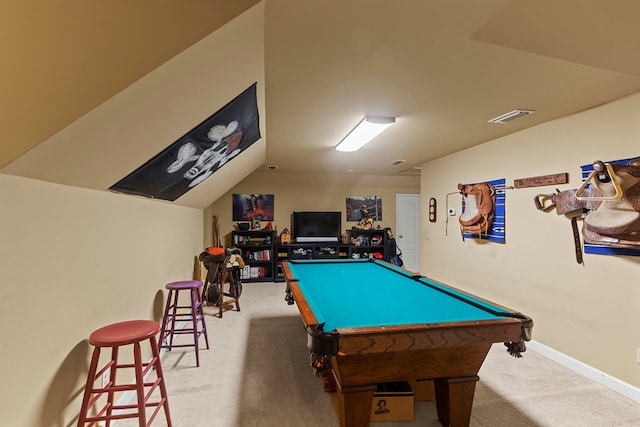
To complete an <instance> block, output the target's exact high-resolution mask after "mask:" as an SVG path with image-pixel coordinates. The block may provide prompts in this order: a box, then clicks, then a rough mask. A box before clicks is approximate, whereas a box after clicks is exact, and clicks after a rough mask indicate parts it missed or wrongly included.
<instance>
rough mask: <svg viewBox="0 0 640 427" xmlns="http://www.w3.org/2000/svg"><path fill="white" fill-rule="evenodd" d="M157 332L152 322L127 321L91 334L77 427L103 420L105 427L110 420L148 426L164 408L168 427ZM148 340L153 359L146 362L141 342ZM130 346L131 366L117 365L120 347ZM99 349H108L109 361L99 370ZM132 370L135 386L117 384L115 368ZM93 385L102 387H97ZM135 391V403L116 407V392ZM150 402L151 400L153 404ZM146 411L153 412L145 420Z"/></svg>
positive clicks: (168, 415)
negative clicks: (133, 420)
mask: <svg viewBox="0 0 640 427" xmlns="http://www.w3.org/2000/svg"><path fill="white" fill-rule="evenodd" d="M159 330H160V325H159V324H158V323H157V322H154V321H153V320H129V321H126V322H120V323H114V324H112V325H108V326H104V327H102V328H100V329H98V330H96V331H94V332H93V333H92V334H91V335H90V336H89V342H90V343H91V344H92V345H93V346H94V347H95V348H94V349H93V356H92V357H91V364H90V365H89V372H88V376H87V385H86V387H85V390H84V397H83V398H82V407H81V409H80V415H79V417H78V427H84V426H85V424H86V423H90V425H95V424H96V423H97V422H98V421H104V422H105V424H104V425H106V426H107V427H109V426H110V425H111V420H118V419H124V418H138V424H139V426H140V427H143V426H144V427H148V426H150V425H151V423H152V422H153V420H154V419H155V417H156V415H158V412H159V411H160V409H161V408H164V414H165V417H166V418H167V426H168V427H171V425H172V424H171V414H170V413H169V400H168V399H167V389H166V387H165V383H164V375H163V373H162V366H161V364H160V354H159V351H158V343H157V341H156V335H157V334H158V331H159ZM145 340H149V342H150V344H151V353H152V356H153V357H152V358H151V360H150V361H149V362H146V363H143V362H142V351H141V348H140V343H141V342H142V341H145ZM127 345H133V363H128V364H122V363H119V362H118V350H119V349H120V347H123V346H127ZM102 348H111V360H109V362H108V363H107V364H106V365H105V366H104V367H103V368H102V369H100V370H99V371H98V362H99V359H100V350H101V349H102ZM124 368H133V370H134V373H135V382H134V384H118V383H117V382H116V379H117V371H118V369H124ZM107 371H109V380H108V381H107V382H106V384H102V381H103V380H102V378H103V375H104V374H105V373H106V372H107ZM153 371H155V375H154V376H155V379H153V377H152V379H151V380H149V379H147V382H145V376H146V375H147V374H149V373H151V372H153ZM96 382H98V383H100V384H102V386H100V387H96ZM158 387H159V389H160V397H159V399H158V397H157V393H155V394H154V392H155V391H156V389H157V388H158ZM129 390H132V391H133V390H135V392H136V403H133V404H124V405H116V404H115V403H114V396H115V394H116V393H121V392H124V391H129ZM105 395H106V398H107V401H106V403H104V405H103V406H102V408H101V409H100V410H98V411H97V412H92V413H95V414H96V415H89V410H90V409H92V408H93V407H94V406H96V405H97V404H98V403H99V402H100V403H102V402H103V399H101V398H102V397H103V396H105ZM152 399H153V400H154V401H152ZM147 408H149V409H153V412H152V413H151V415H150V416H149V417H148V422H147Z"/></svg>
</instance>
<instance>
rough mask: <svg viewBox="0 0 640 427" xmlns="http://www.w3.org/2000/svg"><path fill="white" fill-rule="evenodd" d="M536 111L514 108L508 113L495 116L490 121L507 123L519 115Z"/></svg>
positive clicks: (526, 114)
mask: <svg viewBox="0 0 640 427" xmlns="http://www.w3.org/2000/svg"><path fill="white" fill-rule="evenodd" d="M533 113H535V111H534V110H513V111H509V112H508V113H504V114H502V115H500V116H498V117H494V118H493V119H490V120H489V123H500V124H502V123H507V122H509V121H511V120H514V119H517V118H519V117H523V116H528V115H529V114H533Z"/></svg>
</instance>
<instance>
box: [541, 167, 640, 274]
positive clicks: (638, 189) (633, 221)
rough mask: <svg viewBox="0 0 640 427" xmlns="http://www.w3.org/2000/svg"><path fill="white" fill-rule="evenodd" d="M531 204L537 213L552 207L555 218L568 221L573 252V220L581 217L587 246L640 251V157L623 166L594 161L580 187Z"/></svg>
mask: <svg viewBox="0 0 640 427" xmlns="http://www.w3.org/2000/svg"><path fill="white" fill-rule="evenodd" d="M546 200H549V201H550V203H547V202H546ZM534 203H535V205H536V208H537V209H538V210H542V211H550V210H552V209H554V208H555V210H556V213H557V214H558V215H562V214H568V215H569V216H570V217H571V218H572V222H573V223H574V239H575V240H576V242H577V243H576V253H577V251H578V250H579V236H578V234H577V226H576V225H575V221H576V219H577V218H583V224H582V236H583V238H584V241H585V242H587V243H592V244H599V245H606V246H611V247H627V248H635V249H640V158H638V159H634V160H632V161H630V162H628V163H627V164H610V163H604V162H602V161H600V160H598V161H595V162H594V163H593V172H592V173H591V174H590V175H589V176H588V177H587V179H586V180H585V181H584V182H583V183H582V186H581V187H580V188H578V189H573V190H565V191H560V190H557V189H556V193H555V194H538V195H536V196H535V197H534ZM545 203H547V204H546V205H545ZM578 262H581V259H579V261H578Z"/></svg>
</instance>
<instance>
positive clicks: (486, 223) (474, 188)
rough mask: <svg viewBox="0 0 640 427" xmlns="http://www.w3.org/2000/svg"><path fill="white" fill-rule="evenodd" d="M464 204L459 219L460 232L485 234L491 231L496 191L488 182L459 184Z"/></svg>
mask: <svg viewBox="0 0 640 427" xmlns="http://www.w3.org/2000/svg"><path fill="white" fill-rule="evenodd" d="M458 190H459V191H460V194H461V195H462V200H463V202H464V212H462V214H461V215H460V217H459V218H458V221H459V222H460V231H461V232H462V233H463V234H464V233H470V234H485V233H487V232H488V231H489V230H490V229H491V225H492V224H493V219H494V217H495V206H496V190H495V188H494V187H493V185H491V184H489V183H487V182H481V183H478V184H470V185H463V184H458Z"/></svg>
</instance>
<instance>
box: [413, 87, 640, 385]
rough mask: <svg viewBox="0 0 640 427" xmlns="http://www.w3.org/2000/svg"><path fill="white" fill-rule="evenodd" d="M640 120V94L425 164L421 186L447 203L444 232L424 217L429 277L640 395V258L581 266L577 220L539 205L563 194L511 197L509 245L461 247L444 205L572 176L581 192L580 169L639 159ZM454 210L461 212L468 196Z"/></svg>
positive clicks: (594, 259)
mask: <svg viewBox="0 0 640 427" xmlns="http://www.w3.org/2000/svg"><path fill="white" fill-rule="evenodd" d="M639 112H640V94H636V95H634V96H631V97H628V98H625V99H622V100H619V101H617V102H614V103H611V104H608V105H604V106H601V107H599V108H595V109H592V110H589V111H585V112H582V113H580V114H576V115H574V116H570V117H566V118H563V119H560V120H556V121H553V122H549V123H546V124H543V125H540V126H537V127H535V128H531V129H529V130H526V131H523V132H519V133H516V134H513V135H511V136H508V137H505V138H501V139H498V140H495V141H491V142H488V143H486V144H483V145H480V146H477V147H475V148H472V149H469V150H465V151H462V152H459V153H456V154H454V155H451V156H448V157H445V158H441V159H438V160H435V161H431V162H428V163H425V164H424V165H422V177H421V194H422V196H423V197H424V198H425V200H426V199H427V198H429V197H435V198H436V199H437V200H438V222H437V223H435V224H432V223H430V222H428V221H427V219H426V216H425V215H426V214H425V213H424V212H423V220H422V224H423V229H422V234H423V239H422V242H423V243H422V248H423V252H422V253H423V257H422V265H421V272H422V274H424V275H428V276H432V277H434V278H436V279H439V280H442V281H444V282H445V283H449V284H451V285H454V286H458V287H460V288H463V289H465V290H468V291H470V292H472V293H476V294H477V295H480V296H483V297H486V298H488V299H490V300H493V301H495V302H498V303H502V304H504V305H507V306H509V307H511V308H513V309H517V310H520V311H522V312H523V313H525V314H527V315H529V316H531V317H533V319H534V322H535V327H534V333H533V337H534V339H535V340H537V341H539V342H541V343H542V344H545V345H547V346H549V347H551V348H553V349H555V350H558V351H560V352H562V353H564V354H566V355H568V356H571V357H573V358H575V359H578V360H580V361H582V362H584V363H586V364H587V365H590V366H592V367H595V368H597V369H599V370H601V371H603V372H605V373H607V374H609V375H612V376H613V377H616V378H618V379H620V380H622V381H624V382H627V383H629V384H631V385H633V386H636V387H638V386H640V364H638V363H636V349H637V348H638V347H639V346H640V327H639V325H640V281H639V280H638V271H639V267H640V257H631V256H625V257H623V256H603V255H591V254H586V255H585V256H584V265H579V264H577V263H576V259H575V254H574V250H573V240H572V233H571V225H570V220H569V219H568V218H567V217H565V216H563V215H557V214H556V213H555V211H554V212H551V213H544V212H541V211H538V210H536V208H535V206H534V204H533V198H534V196H535V195H536V194H538V193H550V192H553V191H554V190H555V188H556V186H546V187H534V188H525V189H515V190H508V191H507V193H506V244H497V243H480V242H478V241H476V240H470V239H467V240H466V241H462V239H461V237H460V233H459V228H458V222H457V217H451V218H450V221H449V224H448V230H446V224H445V219H446V212H445V201H446V194H447V193H450V192H454V191H456V185H457V184H458V183H459V182H463V183H466V182H481V181H487V180H492V179H499V178H505V179H506V182H507V185H513V180H514V179H516V178H525V177H532V176H538V175H547V174H553V173H560V172H568V173H569V181H570V182H569V183H568V184H566V185H560V186H557V187H558V188H559V189H560V190H564V189H570V188H577V187H579V186H580V184H581V170H580V166H581V165H585V164H590V163H591V162H593V161H595V160H604V161H607V160H615V159H622V158H628V157H634V156H638V155H640V142H639V141H640V139H639V135H640V113H639ZM503 126H508V125H503ZM449 205H450V207H455V208H456V209H458V212H459V209H460V206H461V200H460V196H459V195H457V194H456V195H452V196H449ZM446 231H448V235H446V234H445V232H446ZM461 266H464V268H460V267H461Z"/></svg>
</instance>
